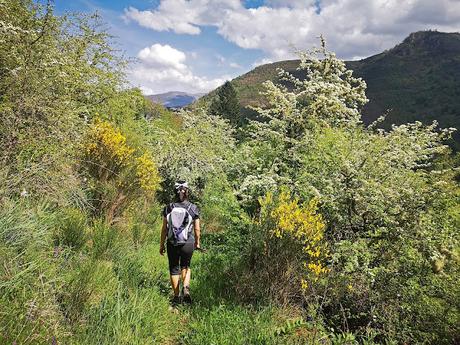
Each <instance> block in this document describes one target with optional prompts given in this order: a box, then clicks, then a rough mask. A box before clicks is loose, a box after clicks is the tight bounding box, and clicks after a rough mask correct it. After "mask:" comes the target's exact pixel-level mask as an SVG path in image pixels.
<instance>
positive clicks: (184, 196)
mask: <svg viewBox="0 0 460 345" xmlns="http://www.w3.org/2000/svg"><path fill="white" fill-rule="evenodd" d="M174 189H175V193H176V202H174V203H171V204H169V205H167V206H165V207H164V209H163V212H162V214H163V225H162V229H161V238H160V254H161V255H164V252H165V250H167V254H168V262H169V274H170V280H171V286H172V289H173V291H174V298H173V300H172V305H173V306H176V305H178V304H180V303H181V302H182V301H183V302H185V303H191V302H192V299H191V296H190V278H191V269H190V262H191V260H192V255H193V251H194V249H201V248H200V212H199V210H198V207H197V206H196V205H195V204H192V203H191V202H190V201H189V188H188V184H187V182H185V181H178V182H177V183H176V184H175V185H174ZM165 243H166V247H165ZM181 280H182V296H180V294H179V290H180V281H181ZM181 297H182V299H181Z"/></svg>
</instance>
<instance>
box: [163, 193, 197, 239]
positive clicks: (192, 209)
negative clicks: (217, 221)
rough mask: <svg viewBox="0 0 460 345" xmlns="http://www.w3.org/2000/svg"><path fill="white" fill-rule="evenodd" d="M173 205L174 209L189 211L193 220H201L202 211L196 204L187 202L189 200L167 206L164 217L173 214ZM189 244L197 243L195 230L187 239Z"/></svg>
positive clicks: (164, 209)
mask: <svg viewBox="0 0 460 345" xmlns="http://www.w3.org/2000/svg"><path fill="white" fill-rule="evenodd" d="M173 205H174V207H182V208H185V209H188V212H189V213H190V215H191V216H192V219H193V220H196V219H200V210H199V209H198V207H197V206H196V205H195V204H192V203H191V202H190V201H187V200H185V201H182V202H174V203H171V204H168V205H166V206H165V207H164V208H163V211H162V212H161V214H162V215H163V217H166V216H167V215H168V214H169V213H170V212H171V210H172V209H173ZM189 206H190V208H189ZM192 229H193V228H192ZM189 242H191V243H194V242H195V232H194V231H193V230H192V233H191V234H190V236H189V237H188V238H187V243H189Z"/></svg>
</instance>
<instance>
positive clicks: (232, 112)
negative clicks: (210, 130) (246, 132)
mask: <svg viewBox="0 0 460 345" xmlns="http://www.w3.org/2000/svg"><path fill="white" fill-rule="evenodd" d="M209 111H210V113H211V114H212V115H219V116H222V117H223V118H225V119H228V120H229V121H230V123H231V124H232V125H233V126H236V127H238V126H241V125H242V118H241V114H240V103H239V101H238V95H237V93H236V91H235V89H234V87H233V85H232V83H231V82H229V81H226V82H225V84H224V85H222V86H221V87H219V89H218V90H217V96H216V97H215V98H214V99H213V100H212V102H211V105H210V107H209Z"/></svg>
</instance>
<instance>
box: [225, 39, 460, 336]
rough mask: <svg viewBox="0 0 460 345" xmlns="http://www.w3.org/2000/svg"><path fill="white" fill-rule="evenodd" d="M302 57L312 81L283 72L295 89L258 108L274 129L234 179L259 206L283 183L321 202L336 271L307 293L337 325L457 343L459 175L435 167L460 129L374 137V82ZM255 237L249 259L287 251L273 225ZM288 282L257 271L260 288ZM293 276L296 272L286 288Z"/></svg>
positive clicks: (245, 153)
mask: <svg viewBox="0 0 460 345" xmlns="http://www.w3.org/2000/svg"><path fill="white" fill-rule="evenodd" d="M318 54H319V56H318ZM300 57H301V64H300V67H299V68H301V69H305V71H306V74H307V78H306V79H305V80H303V81H301V80H298V79H296V78H295V77H293V76H291V75H289V74H286V73H284V72H282V71H281V72H280V74H281V75H283V76H285V79H287V80H288V81H290V82H292V83H293V84H294V88H293V91H292V92H291V91H289V90H288V89H287V88H284V87H282V86H279V85H274V84H273V83H271V82H267V83H266V84H265V86H266V92H265V95H266V98H267V99H268V101H269V103H268V106H267V107H266V108H263V109H258V110H259V113H260V114H261V116H262V117H263V118H265V121H264V122H258V121H252V122H251V123H250V125H249V126H248V128H247V132H248V137H249V139H248V140H247V141H246V142H244V143H243V144H241V145H240V146H239V150H238V155H239V158H238V159H237V160H236V164H235V165H234V166H233V169H234V170H233V171H232V174H231V176H232V177H231V178H230V181H232V182H233V183H234V185H235V187H236V188H237V190H238V193H239V196H240V199H241V200H242V201H243V203H244V205H245V206H246V207H247V209H249V210H254V208H255V207H256V206H257V199H258V198H259V197H260V196H261V195H264V194H266V193H267V192H269V191H270V192H272V193H277V192H279V190H280V186H283V185H284V186H288V187H289V188H290V190H291V191H292V192H293V194H294V195H296V196H298V197H299V198H300V199H299V200H300V201H301V202H304V203H307V202H309V200H311V199H312V198H314V197H317V198H319V201H320V203H319V205H320V207H319V210H318V212H319V213H321V214H322V215H323V217H324V221H325V223H326V224H327V229H326V231H325V237H326V239H327V242H328V248H329V254H330V259H329V264H328V269H330V271H329V274H328V275H327V277H325V278H324V279H321V280H318V282H317V283H316V284H309V285H308V288H307V289H306V291H305V297H306V300H307V302H308V303H310V304H317V305H322V306H323V308H324V309H323V312H324V313H325V314H326V316H327V322H328V323H330V324H332V325H333V326H334V327H341V326H342V325H348V326H347V327H350V328H352V329H353V330H354V331H358V332H361V331H362V332H365V329H366V327H371V328H376V329H378V330H379V332H380V333H382V334H384V335H386V336H388V337H389V338H392V337H395V338H397V339H399V340H400V341H401V342H407V341H408V340H409V339H417V341H422V340H423V339H425V340H428V341H430V342H437V343H449V341H452V339H454V338H453V337H454V334H455V333H456V332H458V326H456V325H457V324H458V318H459V315H460V314H459V308H458V307H459V306H458V303H456V302H454V301H455V300H456V299H457V297H456V296H458V295H459V293H460V290H459V289H458V287H457V286H455V284H454V283H453V282H454V280H455V278H454V277H455V276H456V275H457V274H458V270H459V262H458V259H457V255H458V254H457V253H458V248H459V243H460V238H459V234H458V231H456V230H455V229H456V224H457V223H456V222H457V220H456V219H457V218H456V217H457V216H454V215H453V214H455V212H456V211H454V210H458V206H455V205H458V196H456V195H455V194H454V193H452V190H455V188H456V187H455V182H454V181H453V176H452V175H453V173H450V172H448V171H449V170H447V172H446V168H444V169H443V170H440V169H439V168H437V166H436V165H435V164H434V159H435V158H438V159H442V157H443V156H445V155H446V154H448V153H449V149H448V147H447V145H445V141H446V139H448V138H449V137H450V134H451V133H452V130H451V129H441V130H440V129H438V128H437V123H433V124H432V125H429V126H426V125H423V124H422V123H420V122H416V123H412V124H404V125H400V126H393V127H392V128H391V130H390V131H385V130H379V129H375V127H376V123H374V124H372V125H371V126H369V127H365V126H364V125H363V124H362V123H361V121H360V108H361V107H362V105H364V104H365V103H366V101H367V99H366V97H365V93H364V91H365V83H364V82H363V81H362V80H360V79H356V78H354V77H353V76H352V73H351V71H348V70H346V68H345V66H344V64H343V62H342V61H340V60H338V59H337V58H336V57H335V56H334V54H332V53H329V52H327V51H326V49H325V46H324V42H323V44H322V48H320V49H319V50H314V51H312V52H307V53H302V54H301V56H300ZM379 121H380V120H379ZM251 234H254V235H253V236H259V235H260V237H262V238H263V241H262V242H260V241H259V242H258V241H252V242H253V243H259V244H260V243H263V245H260V246H259V247H258V248H253V247H251V246H252V244H251V241H250V242H249V246H248V249H247V252H249V253H254V252H257V251H260V250H265V251H270V250H272V249H273V250H274V248H278V246H279V245H280V244H279V243H278V242H277V241H276V240H270V239H269V237H264V233H263V229H258V230H255V231H253V232H251ZM264 248H265V249H264ZM285 250H286V251H287V253H288V254H289V255H291V258H292V260H296V258H298V257H299V256H300V254H301V253H299V246H297V247H296V246H295V245H292V246H291V247H287V248H285ZM284 257H286V256H284ZM285 262H287V261H285ZM285 267H286V268H287V267H289V266H285ZM248 269H249V270H250V269H251V268H250V267H249V268H248ZM285 271H289V270H287V269H286V270H285ZM442 277H444V278H445V279H443V278H442ZM277 278H279V277H270V276H268V277H267V274H265V275H264V274H263V273H261V274H260V275H259V274H254V275H253V276H252V279H253V282H252V283H251V284H254V285H256V286H259V285H260V284H263V281H274V280H275V279H277ZM293 278H294V273H293V274H292V275H289V274H287V275H286V277H285V284H286V285H288V284H290V282H291V281H293ZM278 282H279V281H278ZM426 282H430V286H429V287H427V286H426V285H425V284H426ZM280 285H282V284H280ZM299 288H300V286H299ZM430 303H434V304H436V309H435V310H433V309H430V308H429V307H428V306H429V305H430ZM420 305H423V306H424V307H419V306H420ZM335 311H341V312H337V313H336V312H335ZM429 320H437V323H436V325H434V324H433V323H430V322H431V321H429ZM438 321H439V322H438Z"/></svg>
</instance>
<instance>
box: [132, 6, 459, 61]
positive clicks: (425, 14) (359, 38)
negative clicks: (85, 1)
mask: <svg viewBox="0 0 460 345" xmlns="http://www.w3.org/2000/svg"><path fill="white" fill-rule="evenodd" d="M265 4H266V5H264V6H261V7H258V8H249V9H248V8H245V7H244V6H243V4H242V2H241V1H239V0H214V1H209V0H161V1H160V5H159V6H158V7H157V8H156V9H152V10H146V11H139V10H138V9H136V8H134V7H129V8H128V9H126V10H125V18H126V19H127V20H133V21H136V22H137V23H139V24H140V25H142V26H144V27H147V28H151V29H153V30H157V31H172V32H175V33H177V34H190V35H197V34H199V33H200V32H201V27H204V26H212V27H215V28H217V32H218V33H219V35H221V36H222V37H224V38H225V39H226V40H228V41H230V42H233V43H234V44H236V45H238V46H239V47H241V48H245V49H249V48H251V49H261V50H263V51H265V52H266V54H267V56H268V57H269V58H271V59H273V60H277V59H286V58H291V57H293V56H294V49H293V48H292V47H295V48H298V49H305V48H310V47H312V46H313V45H317V44H318V39H317V37H318V36H319V35H320V34H323V35H324V36H325V37H326V39H327V41H328V43H329V47H330V48H331V49H332V50H334V51H336V52H337V54H338V55H339V56H340V57H342V58H346V59H350V58H353V57H356V56H369V55H371V54H373V53H377V52H379V51H381V50H383V49H387V48H390V47H391V46H393V45H394V44H396V43H398V42H399V41H401V39H403V38H404V37H405V36H407V35H408V34H409V33H410V32H413V31H418V30H425V29H438V30H440V31H459V30H460V25H459V23H460V1H459V0H437V1H433V0H405V1H400V0H368V1H362V0H320V1H319V0H267V1H266V2H265ZM319 9H320V11H319Z"/></svg>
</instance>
